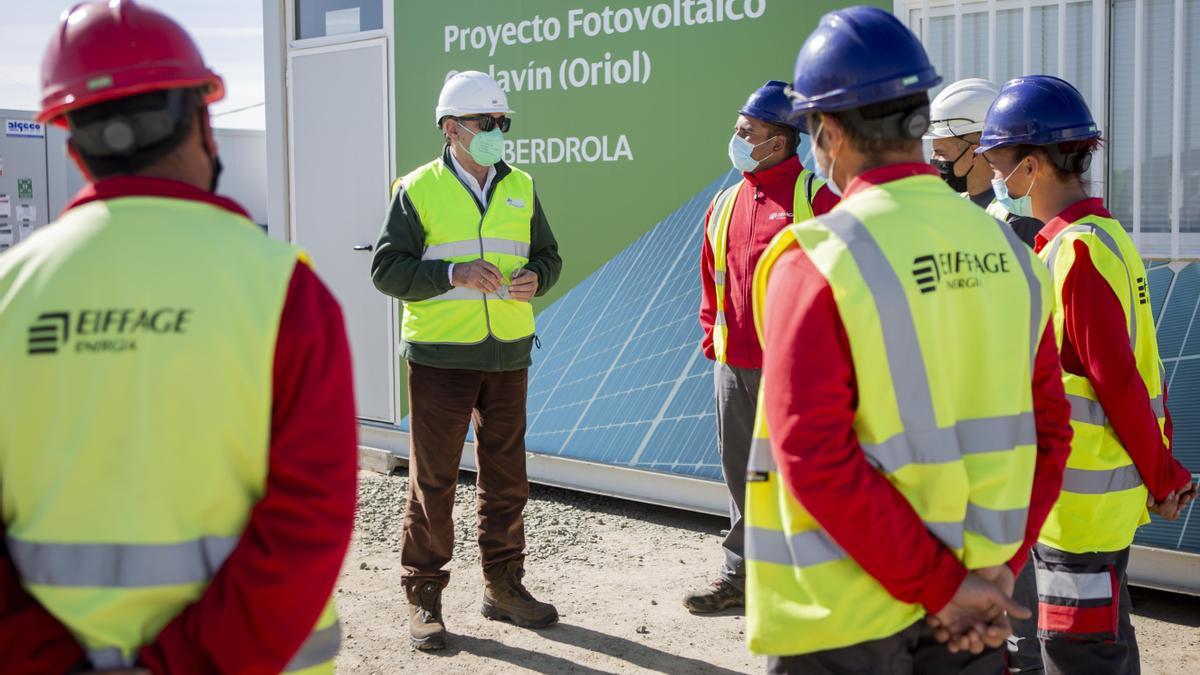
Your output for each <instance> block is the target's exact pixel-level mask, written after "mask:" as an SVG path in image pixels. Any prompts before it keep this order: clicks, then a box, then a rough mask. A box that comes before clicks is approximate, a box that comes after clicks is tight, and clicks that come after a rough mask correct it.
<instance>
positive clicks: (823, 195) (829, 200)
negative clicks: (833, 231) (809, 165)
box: [812, 185, 842, 216]
mask: <svg viewBox="0 0 1200 675" xmlns="http://www.w3.org/2000/svg"><path fill="white" fill-rule="evenodd" d="M841 200H842V198H841V197H838V196H837V195H835V194H833V190H830V189H829V186H828V185H822V186H821V187H820V188H819V189H818V190H817V193H816V194H815V195H813V200H812V209H813V215H814V216H823V215H825V214H826V213H829V212H830V211H832V210H833V207H835V206H837V205H838V202H840V201H841Z"/></svg>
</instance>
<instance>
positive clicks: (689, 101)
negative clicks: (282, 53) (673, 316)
mask: <svg viewBox="0 0 1200 675" xmlns="http://www.w3.org/2000/svg"><path fill="white" fill-rule="evenodd" d="M847 4H850V3H846V2H834V1H827V0H824V1H817V0H804V1H803V2H801V1H800V0H672V1H670V2H659V3H651V2H647V1H646V0H642V1H641V2H637V1H621V0H615V1H613V2H606V3H599V2H586V3H585V2H580V3H571V2H563V1H562V0H524V1H522V2H497V1H496V0H487V1H479V0H464V1H460V2H451V3H427V2H420V3H417V2H403V3H402V2H397V3H396V8H395V19H396V31H395V36H396V47H395V50H396V115H397V124H396V157H397V166H398V167H399V170H400V173H401V174H404V173H406V172H408V171H410V170H411V169H413V168H415V167H417V166H419V165H421V164H423V163H425V162H428V161H429V160H431V159H433V158H434V157H436V156H437V154H438V152H439V149H440V148H441V145H442V137H441V132H440V131H439V130H438V129H437V128H436V126H435V125H434V124H435V122H434V107H435V105H436V103H437V97H438V92H439V91H440V90H441V86H442V82H443V81H444V80H445V78H446V77H448V76H449V75H450V74H452V73H454V72H458V71H462V70H481V71H484V72H487V73H490V74H492V76H493V77H495V78H496V79H497V81H499V83H500V85H501V87H503V88H504V89H506V90H507V92H508V97H509V104H510V107H511V108H512V109H513V110H514V111H515V113H514V115H513V126H512V129H511V130H510V131H509V133H508V134H506V135H505V138H506V143H505V145H506V159H507V160H508V161H510V162H511V163H513V164H515V165H517V166H519V167H521V168H523V169H525V170H526V171H528V172H529V173H530V174H532V175H533V177H534V180H535V181H536V185H537V191H538V194H539V196H540V198H541V200H542V203H543V206H544V208H545V211H546V215H547V217H548V219H549V220H550V225H551V227H552V228H553V229H554V232H555V235H556V236H557V238H558V241H559V247H560V252H561V254H562V257H563V263H564V266H563V275H562V278H561V280H560V281H559V283H558V286H557V287H556V288H555V289H554V290H553V291H552V292H551V293H549V294H548V295H547V296H546V297H544V298H542V299H541V300H540V302H539V303H538V304H537V305H536V306H537V307H538V308H539V309H540V308H542V307H545V306H546V304H547V303H549V302H553V301H554V300H555V299H556V298H558V297H559V296H561V295H562V293H564V292H565V291H567V290H569V289H570V288H571V287H572V286H574V285H575V284H576V283H578V282H579V281H580V280H582V279H584V278H585V277H587V276H588V275H589V274H591V273H592V272H594V271H595V270H596V269H597V268H598V267H599V266H600V265H602V264H604V262H605V261H607V260H609V259H610V258H612V257H613V256H614V255H615V254H617V253H618V252H620V251H621V250H622V249H624V248H625V247H627V246H628V245H629V244H630V243H631V242H633V241H634V240H635V239H637V238H638V237H639V236H641V235H642V234H644V233H645V232H646V231H647V230H648V229H649V228H650V227H652V226H653V225H654V224H655V223H657V222H658V221H659V220H661V219H662V218H663V217H664V216H666V215H667V214H670V213H671V212H672V211H674V210H676V209H677V208H678V207H679V205H680V204H682V203H683V202H684V201H685V200H687V199H689V198H690V197H692V196H693V195H695V194H696V191H697V190H698V189H700V188H701V187H703V186H705V185H707V184H708V183H709V182H711V181H712V180H713V179H714V178H716V177H717V176H719V175H720V174H721V173H722V172H724V171H727V170H729V168H730V166H729V160H728V158H727V156H726V145H727V143H728V141H729V137H730V135H731V134H732V133H733V124H734V121H735V119H736V115H737V110H738V108H739V107H740V106H741V104H742V103H743V102H744V101H745V100H746V97H747V96H748V95H749V94H750V92H752V91H753V90H754V89H756V88H757V87H759V86H760V85H762V84H763V83H764V82H766V81H767V80H770V79H778V80H790V79H791V76H792V66H793V63H794V61H795V58H796V52H797V50H798V49H799V48H800V45H801V44H802V43H803V41H804V39H805V37H807V35H808V34H809V32H810V31H811V30H812V29H813V28H814V27H815V26H816V22H817V21H818V19H819V18H820V17H821V15H822V14H824V13H825V12H827V11H829V10H831V9H836V8H838V7H844V6H846V5H847ZM880 5H881V6H884V7H887V8H889V9H890V4H884V3H880ZM700 231H701V224H700V223H697V224H696V239H695V240H693V241H681V242H679V245H680V246H688V247H696V250H697V262H698V260H699V257H698V256H699V248H698V246H699V242H700ZM697 298H698V296H697ZM698 302H699V301H698V299H697V303H698Z"/></svg>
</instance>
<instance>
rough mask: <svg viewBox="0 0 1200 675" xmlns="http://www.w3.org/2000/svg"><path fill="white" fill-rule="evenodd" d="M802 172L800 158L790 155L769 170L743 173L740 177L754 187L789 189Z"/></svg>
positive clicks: (802, 167)
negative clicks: (780, 186)
mask: <svg viewBox="0 0 1200 675" xmlns="http://www.w3.org/2000/svg"><path fill="white" fill-rule="evenodd" d="M803 170H804V166H803V165H802V164H800V158H799V157H797V156H796V155H792V156H791V157H788V158H787V159H785V160H783V161H782V162H780V163H778V164H776V165H775V166H773V167H771V168H769V169H762V170H761V171H755V172H754V173H743V174H742V176H743V177H744V178H745V179H746V181H747V182H748V183H750V184H751V185H753V186H755V187H766V186H772V187H773V186H776V185H784V184H786V185H787V186H789V187H791V186H793V185H795V184H796V176H799V175H800V172H801V171H803Z"/></svg>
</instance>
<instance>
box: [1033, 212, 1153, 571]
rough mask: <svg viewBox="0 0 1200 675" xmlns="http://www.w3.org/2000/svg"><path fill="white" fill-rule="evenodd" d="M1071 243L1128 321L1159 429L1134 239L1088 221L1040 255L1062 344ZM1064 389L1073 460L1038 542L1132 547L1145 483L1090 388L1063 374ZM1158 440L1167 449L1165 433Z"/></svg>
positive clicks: (1142, 518) (1081, 549) (1078, 548)
mask: <svg viewBox="0 0 1200 675" xmlns="http://www.w3.org/2000/svg"><path fill="white" fill-rule="evenodd" d="M1075 242H1080V243H1082V244H1084V245H1086V246H1087V249H1088V255H1089V256H1090V257H1091V260H1092V263H1093V264H1094V265H1095V267H1096V270H1097V271H1099V272H1100V274H1101V275H1102V276H1103V277H1104V280H1105V281H1107V282H1108V285H1109V286H1110V287H1111V288H1112V289H1113V293H1114V294H1115V295H1116V297H1117V299H1118V300H1120V302H1121V309H1123V310H1124V312H1125V317H1126V321H1127V322H1128V327H1129V333H1128V336H1127V337H1128V340H1129V345H1130V347H1131V348H1132V349H1133V356H1134V360H1135V362H1136V363H1137V369H1138V374H1140V375H1141V377H1142V382H1143V383H1145V385H1146V391H1147V392H1148V393H1149V394H1150V405H1151V407H1152V408H1153V409H1154V414H1155V416H1156V417H1158V425H1159V429H1160V430H1163V429H1165V426H1166V409H1165V407H1164V405H1163V372H1162V362H1161V361H1160V360H1159V357H1158V340H1157V338H1156V336H1155V330H1154V313H1153V311H1152V310H1151V307H1150V295H1149V291H1148V290H1147V286H1146V267H1145V265H1143V264H1142V258H1141V256H1140V255H1138V251H1137V249H1136V248H1134V245H1133V240H1132V239H1130V238H1129V235H1128V234H1126V232H1125V229H1124V228H1123V227H1121V224H1120V223H1118V222H1117V221H1115V220H1112V219H1111V218H1103V217H1100V216H1095V215H1091V216H1087V217H1085V218H1082V219H1080V220H1078V221H1076V222H1075V223H1073V224H1071V225H1069V226H1068V227H1066V228H1065V229H1064V230H1062V231H1061V232H1059V233H1058V235H1057V236H1055V237H1054V239H1053V240H1051V241H1050V242H1048V243H1047V244H1046V246H1045V247H1044V248H1043V249H1042V251H1041V253H1040V256H1041V258H1042V260H1044V261H1046V263H1047V264H1048V265H1049V267H1050V275H1051V277H1052V278H1053V280H1054V298H1055V305H1054V329H1055V332H1056V334H1057V335H1058V345H1059V347H1060V348H1061V347H1062V340H1063V321H1064V316H1065V315H1064V313H1063V301H1062V290H1063V282H1064V281H1065V280H1066V278H1067V274H1068V273H1069V272H1070V271H1071V267H1072V266H1073V265H1074V264H1075V260H1076V257H1075ZM1063 388H1064V389H1065V390H1066V393H1067V400H1069V401H1070V403H1071V428H1072V429H1073V430H1074V432H1075V436H1074V438H1073V439H1072V440H1071V455H1070V457H1069V458H1068V459H1067V468H1066V471H1065V472H1064V473H1063V487H1062V493H1060V495H1059V498H1058V502H1056V503H1055V505H1054V508H1053V509H1051V511H1050V516H1049V517H1048V518H1047V519H1046V524H1045V525H1044V526H1043V527H1042V533H1041V536H1040V537H1039V539H1038V541H1040V542H1042V543H1044V544H1046V545H1048V546H1052V547H1054V548H1057V549H1059V550H1063V551H1069V552H1071V553H1091V552H1101V551H1120V550H1122V549H1124V548H1126V547H1127V546H1129V545H1130V544H1131V543H1132V542H1133V535H1134V531H1135V530H1137V528H1138V527H1140V526H1142V525H1144V524H1146V523H1148V522H1150V515H1149V513H1148V512H1147V510H1146V497H1147V491H1146V486H1145V485H1144V484H1143V483H1142V476H1141V474H1140V473H1138V470H1137V467H1136V466H1134V464H1133V459H1132V458H1131V457H1130V456H1129V453H1128V452H1127V451H1126V450H1125V446H1124V445H1122V443H1121V439H1120V438H1118V437H1117V434H1116V432H1115V431H1114V430H1113V427H1112V424H1111V423H1110V422H1109V421H1108V416H1107V415H1105V413H1104V408H1103V406H1101V405H1100V401H1099V399H1098V398H1097V396H1096V390H1095V389H1093V388H1092V383H1091V382H1090V381H1089V380H1088V379H1087V378H1086V377H1083V376H1080V375H1074V374H1072V373H1068V372H1066V371H1065V370H1064V371H1063ZM1163 443H1165V444H1167V445H1168V447H1169V446H1170V441H1169V439H1167V437H1166V435H1165V433H1164V435H1163Z"/></svg>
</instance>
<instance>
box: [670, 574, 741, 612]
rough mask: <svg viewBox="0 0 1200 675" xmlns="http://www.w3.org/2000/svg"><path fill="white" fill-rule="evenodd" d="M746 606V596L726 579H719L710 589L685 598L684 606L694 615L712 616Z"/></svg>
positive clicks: (693, 592)
mask: <svg viewBox="0 0 1200 675" xmlns="http://www.w3.org/2000/svg"><path fill="white" fill-rule="evenodd" d="M745 604H746V594H745V593H744V592H742V591H739V590H738V589H737V588H736V587H735V586H734V585H733V584H731V583H729V582H728V581H726V580H724V579H717V580H716V581H714V582H712V585H711V586H709V587H708V588H705V589H701V590H699V591H692V592H691V593H688V594H687V595H685V596H683V606H684V607H687V610H688V611H689V612H691V613H692V614H711V613H713V612H719V611H721V610H723V609H728V608H730V607H742V606H744V605H745Z"/></svg>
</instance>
